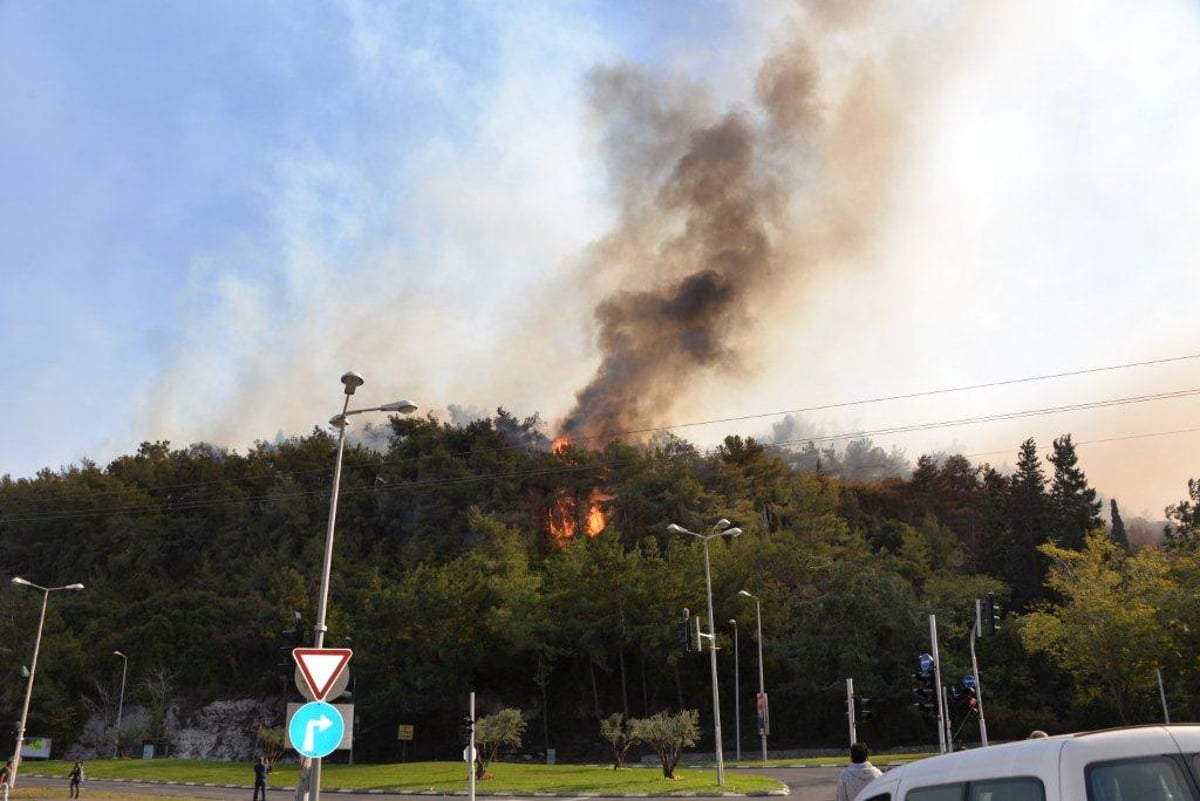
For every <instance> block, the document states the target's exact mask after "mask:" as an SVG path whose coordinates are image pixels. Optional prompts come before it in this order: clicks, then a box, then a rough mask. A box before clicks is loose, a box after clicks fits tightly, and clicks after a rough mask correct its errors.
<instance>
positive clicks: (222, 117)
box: [0, 0, 1200, 518]
mask: <svg viewBox="0 0 1200 801" xmlns="http://www.w3.org/2000/svg"><path fill="white" fill-rule="evenodd" d="M72 9H73V11H72V13H73V14H74V15H75V16H73V17H72V18H71V24H69V25H68V24H64V22H63V20H62V19H59V18H58V16H56V15H61V14H62V13H64V12H63V11H62V7H61V6H60V5H58V4H53V3H49V4H25V5H17V6H12V7H11V8H10V7H9V6H4V5H2V4H0V19H2V20H3V21H4V23H5V24H3V25H0V67H3V69H0V88H2V89H3V90H4V96H5V98H6V99H7V100H8V101H9V102H10V103H11V104H12V110H13V113H12V114H11V115H10V117H11V119H12V123H11V124H9V125H5V126H0V171H3V172H4V174H5V175H6V176H7V177H9V179H10V184H11V186H12V189H11V191H10V192H8V193H5V197H6V198H7V201H5V200H3V199H0V203H6V205H5V208H4V212H5V213H4V214H2V215H0V219H3V220H4V221H5V225H6V226H7V227H6V228H5V231H4V232H2V234H0V246H3V248H4V254H5V258H6V259H7V261H6V263H8V262H11V263H14V264H19V265H22V267H23V269H19V270H18V271H16V272H15V273H14V275H13V276H12V281H11V282H10V283H11V286H10V291H9V292H7V293H5V294H4V295H3V296H2V297H0V303H3V304H5V305H4V307H3V312H4V313H3V314H0V326H2V327H3V328H2V329H0V335H2V336H3V338H4V341H5V342H6V343H8V345H9V352H10V353H12V354H19V358H20V359H21V363H20V364H17V363H14V364H13V365H11V366H10V369H9V370H8V371H0V372H4V373H5V374H6V375H8V376H10V378H9V379H7V380H8V381H9V383H8V384H7V385H0V389H2V390H3V395H2V397H3V400H4V402H5V405H6V408H8V409H9V410H10V415H11V416H12V417H13V418H14V419H20V420H22V421H23V423H24V424H23V425H22V426H21V427H20V430H19V431H15V432H13V433H12V436H11V437H10V438H8V440H7V441H6V442H5V443H4V444H3V445H2V446H0V447H4V448H5V452H4V453H3V454H2V455H0V459H2V461H0V472H5V471H11V472H12V473H14V474H15V475H22V474H32V473H33V472H35V471H36V470H37V469H38V468H39V467H41V466H44V465H47V464H49V465H59V464H66V463H70V462H72V461H76V460H78V459H80V458H83V457H88V458H92V459H95V460H97V461H99V462H101V463H103V462H104V461H105V460H106V459H108V458H111V457H112V456H115V455H117V454H120V453H128V452H131V451H133V450H134V449H136V447H137V443H138V442H141V441H143V440H155V439H166V440H170V441H171V442H172V443H173V444H174V445H177V446H184V445H186V444H188V443H191V442H195V441H206V442H212V443H214V444H217V445H221V446H226V447H231V448H239V449H241V448H246V447H248V446H249V445H250V444H252V443H253V442H254V441H255V440H260V439H261V440H267V441H270V440H273V439H274V438H275V437H276V436H278V435H284V436H287V435H295V434H304V433H307V432H309V431H311V430H312V429H313V427H314V426H324V425H325V422H326V421H327V420H328V419H329V417H330V416H332V415H333V414H334V413H335V412H337V411H338V410H339V409H340V400H341V397H342V396H341V386H340V384H339V383H338V380H337V379H338V376H340V375H341V374H342V373H343V372H345V371H346V370H347V369H355V370H357V371H359V372H360V373H362V374H363V375H364V377H365V378H366V382H367V383H366V385H365V386H364V387H363V388H362V389H361V390H360V391H359V393H358V395H357V396H356V400H361V402H362V403H363V404H364V405H367V404H376V403H385V402H388V401H391V400H397V399H400V398H408V399H411V400H413V401H415V402H416V403H417V404H418V405H419V406H420V407H421V409H422V412H421V413H432V414H435V415H437V416H438V417H439V418H440V419H453V420H455V421H463V420H467V419H470V418H471V417H472V416H473V415H476V414H478V413H479V412H478V410H487V411H490V410H493V409H496V408H497V407H503V408H505V409H508V410H511V411H512V413H513V414H514V415H515V419H519V420H521V421H524V420H525V418H526V417H528V416H530V415H534V414H540V415H541V416H542V418H543V419H545V420H546V421H548V424H547V426H546V429H547V431H554V432H559V431H565V432H569V433H570V434H571V436H573V437H575V438H578V439H582V440H586V444H588V445H596V446H599V445H602V444H603V443H604V442H605V441H606V440H607V439H609V438H611V437H614V436H621V435H626V434H628V433H629V432H638V431H645V430H646V429H650V428H654V427H657V426H662V425H668V424H669V425H673V426H677V425H679V424H682V423H690V422H693V421H704V420H721V421H724V422H721V423H714V424H711V425H694V426H685V427H681V428H679V429H676V430H678V431H679V433H680V434H681V435H682V436H685V437H687V438H689V439H691V440H692V441H693V442H696V443H697V444H699V445H701V446H704V445H708V444H712V443H715V442H718V441H720V439H721V438H722V437H723V436H725V435H727V434H733V433H737V434H741V435H743V436H745V435H754V436H757V437H760V438H764V439H771V436H772V432H771V429H772V425H773V421H774V420H778V419H779V418H782V417H783V416H784V413H785V412H788V411H791V412H796V411H797V410H798V409H805V408H809V409H812V408H815V407H822V406H825V405H830V404H838V403H840V402H846V401H853V400H856V399H861V398H873V397H875V398H877V397H885V396H892V395H903V394H906V393H914V392H920V391H922V390H929V389H935V388H943V387H953V386H963V385H969V384H983V383H987V382H992V381H997V380H1000V379H1007V378H1016V377H1021V376H1030V375H1039V374H1050V373H1056V372H1061V371H1069V370H1074V369H1078V368H1085V367H1097V366H1103V365H1112V364H1119V363H1125V362H1138V361H1142V360H1151V359H1156V358H1161V357H1166V356H1175V355H1179V354H1184V353H1189V352H1191V351H1194V350H1200V349H1197V348H1196V347H1195V346H1194V345H1192V344H1191V343H1193V342H1194V341H1195V333H1194V328H1195V326H1194V319H1193V318H1194V315H1193V314H1191V308H1190V306H1189V304H1188V303H1187V302H1186V299H1187V298H1190V297H1195V296H1196V295H1197V294H1198V293H1200V269H1198V266H1200V265H1197V264H1196V254H1197V253H1200V206H1197V204H1196V203H1195V202H1194V198H1193V197H1192V195H1193V194H1194V189H1193V187H1195V186H1196V185H1197V184H1200V107H1197V105H1196V103H1195V98H1196V97H1197V96H1200V6H1197V5H1196V4H1195V3H1194V2H1191V1H1190V0H1146V2H1142V3H1138V4H1136V5H1129V4H1127V3H1123V2H1118V1H1117V0H1095V1H1094V2H1088V3H1084V2H1082V1H1081V0H1051V1H1050V2H1046V3H1039V4H1032V3H1001V2H965V1H964V2H958V1H956V0H952V1H951V2H924V1H923V0H915V2H911V3H901V4H897V3H890V4H882V3H873V2H858V1H856V2H840V1H839V2H803V1H797V2H790V1H786V0H779V1H778V2H770V1H769V0H763V2H754V3H741V2H728V3H726V2H721V0H715V1H714V2H711V3H704V4H696V3H693V2H690V1H686V2H685V1H683V0H680V1H679V2H676V0H662V2H655V3H649V4H646V3H635V4H632V5H624V4H622V2H621V0H611V2H609V1H608V0H606V2H598V3H589V2H587V0H585V2H583V3H569V4H568V3H559V2H550V1H546V2H542V1H541V0H532V2H529V3H521V4H511V3H510V4H487V3H483V4H473V3H463V4H453V5H452V6H451V5H449V4H392V3H374V2H370V0H343V1H342V2H335V3H328V4H312V5H307V6H306V5H304V4H300V5H299V6H296V7H293V8H292V9H291V12H292V13H290V14H289V15H288V17H287V24H279V23H280V19H281V18H280V16H279V15H280V13H281V12H280V11H279V10H278V8H277V7H276V6H273V5H271V4H265V5H264V4H255V5H251V4H241V3H227V4H225V5H219V10H218V11H213V10H212V7H211V6H206V7H204V9H203V10H195V13H192V14H190V15H188V16H187V17H186V19H184V18H180V17H179V15H180V14H181V13H182V12H181V10H180V7H176V6H162V7H158V8H157V9H156V12H155V14H151V15H147V16H146V18H145V19H144V20H143V21H142V23H143V24H142V26H141V27H138V28H137V29H133V28H127V27H122V26H114V25H112V24H111V20H110V19H109V17H110V16H111V15H109V14H106V13H105V12H104V10H103V7H101V6H95V7H93V6H92V5H87V4H85V5H82V6H74V7H72ZM184 32H186V33H187V36H186V37H185V36H184ZM213 53H222V54H224V57H223V58H222V59H220V60H215V59H214V58H213ZM162 65H174V66H173V67H172V68H171V69H166V68H162ZM29 76H34V77H33V78H30V77H29ZM151 111H152V113H151ZM27 364H36V365H38V366H39V367H38V369H37V370H35V371H30V370H28V369H27V368H26V365H27ZM0 380H3V379H0ZM1192 386H1200V374H1198V371H1197V369H1196V366H1195V363H1194V362H1181V363H1177V364H1172V365H1161V366H1156V367H1153V368H1146V369H1139V370H1136V371H1135V370H1130V371H1122V372H1114V373H1105V374H1096V375H1091V376H1086V377H1079V378H1073V379H1069V380H1067V379H1064V380H1061V381H1055V382H1046V383H1044V384H1038V385H1032V384H1026V385H1012V386H1004V387H996V388H994V389H990V390H986V391H985V390H980V391H974V392H971V393H957V394H947V395H942V396H936V397H932V396H927V397H922V398H920V399H912V400H908V401H903V402H895V403H888V404H875V405H871V406H857V407H846V406H839V407H837V408H826V409H824V410H823V411H821V412H819V413H817V415H818V416H816V417H814V415H813V414H808V413H803V412H799V413H797V414H796V415H795V416H794V417H795V418H797V422H796V423H795V424H793V423H792V422H789V423H788V426H793V425H794V427H795V430H797V431H802V430H812V431H820V432H829V433H842V432H852V431H856V430H862V431H872V430H874V431H882V430H887V429H890V428H896V427H902V426H906V425H911V424H914V423H931V422H933V423H936V422H937V421H945V420H958V419H964V418H969V417H973V416H977V415H980V414H984V413H995V412H1004V411H1009V410H1019V409H1036V408H1040V407H1046V408H1049V407H1054V406H1058V405H1066V404H1073V403H1078V402H1080V401H1087V400H1096V399H1102V398H1112V397H1122V396H1129V395H1134V394H1143V393H1148V392H1155V391H1165V390H1178V389H1184V388H1188V387H1192ZM80 398H86V399H87V415H86V417H87V424H86V425H78V424H76V421H77V420H78V408H77V405H78V399H80ZM451 407H453V408H451ZM1196 412H1197V409H1196V404H1195V401H1194V400H1190V399H1183V400H1177V401H1171V402H1162V403H1156V404H1153V405H1151V404H1143V405H1140V406H1130V407H1121V408H1116V407H1114V408H1106V409H1096V410H1093V411H1088V412H1081V413H1072V414H1070V415H1067V414H1057V415H1055V414H1046V415H1041V416H1034V417H1027V418H1023V419H1021V420H1018V421H1016V422H1012V423H1006V424H999V423H997V424H989V425H986V426H983V425H977V426H971V427H968V426H955V427H947V428H938V427H936V426H934V427H931V428H929V429H927V430H926V431H925V432H924V433H910V434H902V435H901V434H897V435H888V436H886V438H882V439H877V442H878V444H879V445H880V447H881V448H882V449H883V450H884V452H885V453H888V454H891V453H893V452H894V450H895V449H897V448H898V449H900V450H902V451H904V452H906V453H907V454H908V456H909V458H911V459H913V460H915V458H916V457H917V456H918V455H920V454H922V453H928V452H942V451H944V452H962V453H965V454H967V455H968V456H969V457H972V458H973V459H976V460H986V461H990V462H992V463H993V464H1003V463H1005V462H1011V460H1012V459H1013V458H1014V456H1015V452H1016V449H1017V446H1018V445H1019V443H1020V442H1021V441H1022V440H1024V439H1025V438H1026V437H1030V436H1032V437H1035V438H1036V439H1037V441H1038V442H1039V444H1040V445H1041V448H1042V450H1043V452H1044V450H1045V449H1046V448H1048V447H1049V444H1050V442H1051V440H1052V439H1053V438H1054V437H1056V436H1059V435H1061V434H1064V433H1072V435H1073V440H1074V441H1075V442H1076V443H1078V444H1079V447H1080V459H1081V466H1082V467H1083V468H1084V470H1085V471H1086V472H1087V475H1088V478H1089V480H1090V481H1091V483H1092V484H1093V486H1095V487H1097V488H1098V489H1100V490H1101V491H1102V492H1104V493H1105V494H1106V495H1110V496H1115V497H1117V498H1118V499H1119V501H1120V504H1121V508H1122V510H1123V512H1125V513H1126V517H1127V518H1129V517H1131V516H1132V515H1134V514H1138V513H1141V512H1143V511H1148V512H1149V514H1150V515H1152V516H1157V515H1158V514H1159V512H1160V511H1161V508H1162V506H1164V505H1165V504H1167V503H1172V502H1175V501H1177V500H1179V498H1181V497H1182V496H1183V493H1184V492H1185V491H1186V481H1187V479H1188V478H1189V477H1192V476H1193V475H1194V472H1195V464H1194V459H1192V458H1190V456H1189V454H1191V453H1194V446H1195V444H1196V437H1197V435H1196V434H1195V433H1175V434H1163V435H1162V436H1160V437H1157V438H1155V437H1147V436H1146V435H1148V434H1162V433H1163V432H1172V431H1174V432H1187V431H1188V430H1189V429H1194V428H1195V426H1194V424H1193V421H1194V420H1195V419H1196ZM798 418H803V420H802V422H803V425H801V424H800V421H799V420H798ZM358 419H359V418H356V420H358ZM64 421H72V422H71V424H67V423H64ZM364 422H365V420H364ZM379 423H380V424H382V421H379ZM517 428H519V429H521V430H523V431H524V430H525V429H524V428H523V425H522V426H517ZM526 433H528V432H526ZM532 440H538V437H536V436H533V437H532Z"/></svg>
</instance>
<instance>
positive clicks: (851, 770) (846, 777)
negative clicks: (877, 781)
mask: <svg viewBox="0 0 1200 801" xmlns="http://www.w3.org/2000/svg"><path fill="white" fill-rule="evenodd" d="M870 755H871V749H869V748H867V744H866V743H855V744H854V745H852V746H850V764H849V765H847V766H846V767H844V768H842V772H841V774H839V775H838V783H837V801H854V796H856V795H858V792H859V790H861V789H862V788H864V787H866V786H867V785H868V784H870V783H871V780H872V779H874V778H875V777H876V776H882V775H883V771H881V770H880V769H879V768H877V767H875V766H874V765H872V764H871V763H870V762H868V761H867V757H868V756H870Z"/></svg>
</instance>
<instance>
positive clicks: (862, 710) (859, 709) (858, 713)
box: [854, 695, 874, 720]
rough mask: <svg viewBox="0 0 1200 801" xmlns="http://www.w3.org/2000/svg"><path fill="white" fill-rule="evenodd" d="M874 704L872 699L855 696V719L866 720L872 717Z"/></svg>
mask: <svg viewBox="0 0 1200 801" xmlns="http://www.w3.org/2000/svg"><path fill="white" fill-rule="evenodd" d="M873 703H874V702H873V701H872V700H871V699H870V698H863V697H862V696H861V695H856V696H854V719H855V720H866V719H867V718H869V717H871V705H872V704H873Z"/></svg>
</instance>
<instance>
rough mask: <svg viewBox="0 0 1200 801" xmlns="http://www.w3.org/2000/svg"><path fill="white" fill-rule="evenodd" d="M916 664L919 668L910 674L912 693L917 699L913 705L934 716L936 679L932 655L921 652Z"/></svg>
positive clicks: (935, 708)
mask: <svg viewBox="0 0 1200 801" xmlns="http://www.w3.org/2000/svg"><path fill="white" fill-rule="evenodd" d="M918 664H919V665H920V670H918V671H917V672H916V673H914V674H912V677H913V695H914V696H915V697H916V699H917V700H916V702H915V703H913V706H915V707H916V708H917V709H919V710H920V711H921V712H922V713H924V714H925V715H929V716H933V717H936V716H937V679H936V677H935V674H934V671H933V657H932V656H930V655H929V654H921V656H920V658H919V660H918Z"/></svg>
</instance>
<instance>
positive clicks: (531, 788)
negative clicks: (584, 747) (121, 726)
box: [13, 759, 783, 798]
mask: <svg viewBox="0 0 1200 801" xmlns="http://www.w3.org/2000/svg"><path fill="white" fill-rule="evenodd" d="M72 764H73V763H72V762H68V761H58V760H50V761H46V762H34V761H32V760H28V761H26V762H24V763H23V764H22V766H21V772H22V773H23V774H26V775H29V774H36V775H42V776H58V777H62V778H63V779H64V780H65V779H66V777H67V774H68V773H69V772H70V770H71V766H72ZM85 767H86V771H87V777H88V779H89V780H91V779H108V780H120V781H145V782H169V783H172V782H173V783H178V784H215V785H229V784H232V785H245V786H251V785H253V784H254V768H253V766H252V765H250V764H244V765H243V764H239V763H231V762H206V761H200V760H184V759H147V760H138V759H121V760H115V759H97V760H91V761H89V762H87V763H86V766H85ZM488 772H489V773H490V774H491V778H489V779H483V780H479V781H477V782H476V785H475V789H476V792H477V793H480V794H490V793H513V794H519V795H532V794H535V793H561V794H570V795H585V794H597V795H624V794H630V793H636V794H643V793H644V794H648V795H672V794H679V793H689V794H694V793H700V794H715V793H719V792H727V793H756V794H764V793H771V792H774V791H780V790H782V789H783V785H782V784H780V783H779V782H778V781H776V780H775V779H771V778H769V777H767V776H760V775H754V774H751V773H748V772H744V771H740V770H737V769H732V770H726V772H725V784H724V786H721V787H719V786H718V785H717V782H716V771H715V769H714V768H713V767H712V766H711V765H704V766H693V765H681V766H680V767H679V768H677V769H676V771H675V778H674V779H664V778H663V776H662V770H661V769H660V768H659V767H658V766H657V765H654V766H649V765H638V766H635V767H629V768H625V769H623V770H613V769H612V767H611V766H598V765H536V764H523V763H511V762H493V763H492V764H491V765H489V766H488ZM298 775H299V769H298V768H297V766H296V765H279V766H277V767H276V768H275V770H274V772H272V773H271V775H270V777H269V779H268V783H269V784H270V786H272V787H292V786H295V784H296V780H297V777H298ZM467 781H468V779H467V766H466V764H465V763H463V762H409V763H404V764H386V765H341V764H330V763H325V764H324V765H322V768H321V786H322V787H323V788H336V789H347V790H392V791H402V792H438V793H465V792H466V791H467ZM18 785H19V781H18ZM18 789H20V788H19V787H18ZM27 789H31V790H32V789H35V788H27ZM108 789H109V788H108V787H106V786H104V785H93V786H91V787H89V788H88V790H89V792H88V797H89V798H103V796H101V795H99V793H100V792H107V791H108ZM93 791H94V792H95V793H96V794H95V795H93ZM13 797H14V798H17V797H25V798H42V797H46V796H38V795H29V796H15V795H14V796H13Z"/></svg>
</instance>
